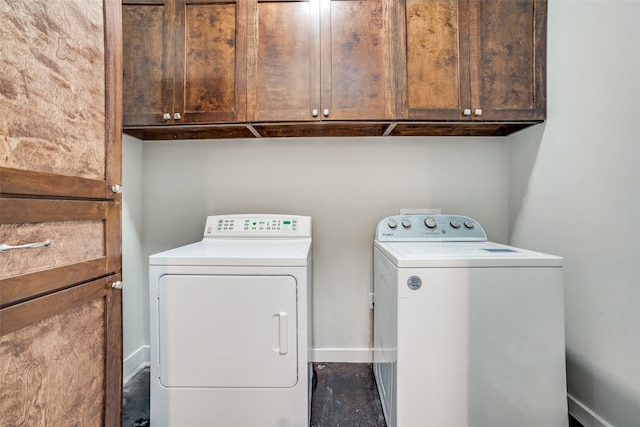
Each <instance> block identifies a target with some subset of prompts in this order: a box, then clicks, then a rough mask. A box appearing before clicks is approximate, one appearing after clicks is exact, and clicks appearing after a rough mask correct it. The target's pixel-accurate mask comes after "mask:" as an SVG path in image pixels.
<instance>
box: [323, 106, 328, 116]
mask: <svg viewBox="0 0 640 427" xmlns="http://www.w3.org/2000/svg"><path fill="white" fill-rule="evenodd" d="M322 114H323V115H324V116H325V117H329V109H328V108H325V109H324V110H322Z"/></svg>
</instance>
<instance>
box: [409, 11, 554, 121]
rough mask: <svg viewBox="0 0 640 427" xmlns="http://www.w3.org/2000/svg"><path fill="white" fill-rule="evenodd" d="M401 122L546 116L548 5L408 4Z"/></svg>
mask: <svg viewBox="0 0 640 427" xmlns="http://www.w3.org/2000/svg"><path fill="white" fill-rule="evenodd" d="M404 12H405V17H404V20H405V24H406V34H405V35H406V40H405V42H406V61H403V63H404V64H406V71H405V72H404V73H402V78H401V79H400V87H399V91H400V92H401V93H404V98H403V99H404V101H403V105H402V106H401V112H400V117H403V118H408V119H413V120H452V121H541V120H544V118H545V113H546V111H545V105H546V100H545V56H546V46H545V45H546V1H544V0H509V1H505V0H481V1H477V0H434V1H428V2H425V1H421V0H406V8H405V10H404Z"/></svg>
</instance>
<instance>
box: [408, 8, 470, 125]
mask: <svg viewBox="0 0 640 427" xmlns="http://www.w3.org/2000/svg"><path fill="white" fill-rule="evenodd" d="M468 6H469V3H468V1H459V0H433V1H422V0H407V1H406V10H405V17H404V19H405V22H404V24H405V25H406V62H404V64H406V72H405V73H402V75H401V78H400V82H401V83H400V85H401V88H400V89H401V92H403V93H404V94H405V97H406V99H405V100H404V102H403V105H402V107H401V108H402V111H401V113H400V117H404V118H409V119H425V120H462V119H465V118H467V119H468V118H469V117H470V116H465V115H464V110H465V109H469V108H470V107H469V106H470V104H471V102H470V93H469V91H470V83H469V60H468V58H469V51H468V43H467V40H468V38H469V33H468V26H469V15H468V9H469V7H468Z"/></svg>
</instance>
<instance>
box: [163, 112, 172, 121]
mask: <svg viewBox="0 0 640 427" xmlns="http://www.w3.org/2000/svg"><path fill="white" fill-rule="evenodd" d="M170 118H171V114H169V113H164V114H163V115H162V120H169V119H170Z"/></svg>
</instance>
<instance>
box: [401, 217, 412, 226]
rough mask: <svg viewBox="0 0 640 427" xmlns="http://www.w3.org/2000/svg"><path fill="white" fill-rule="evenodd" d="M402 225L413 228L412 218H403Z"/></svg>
mask: <svg viewBox="0 0 640 427" xmlns="http://www.w3.org/2000/svg"><path fill="white" fill-rule="evenodd" d="M402 226H403V227H404V228H411V220H410V219H403V220H402Z"/></svg>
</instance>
